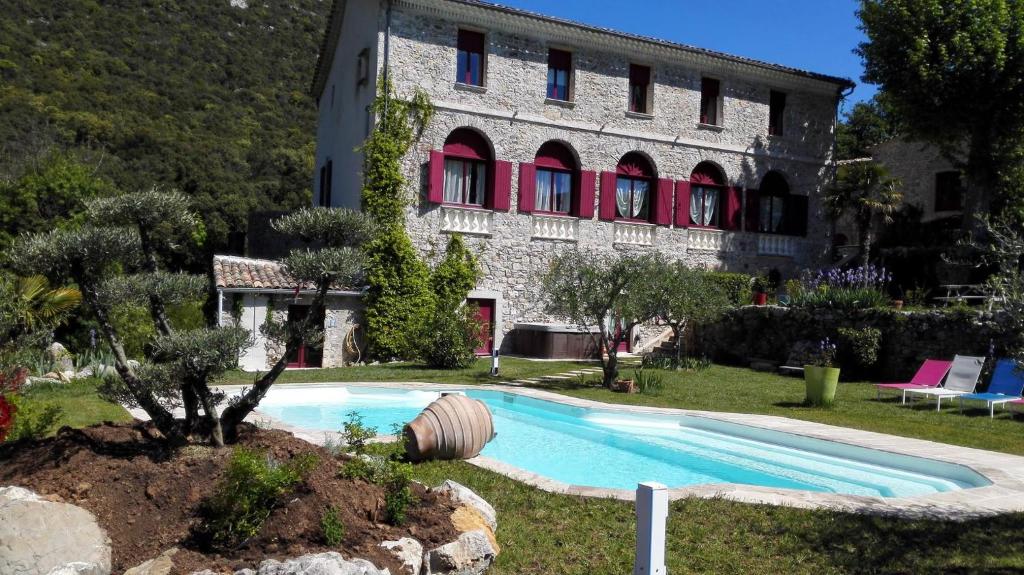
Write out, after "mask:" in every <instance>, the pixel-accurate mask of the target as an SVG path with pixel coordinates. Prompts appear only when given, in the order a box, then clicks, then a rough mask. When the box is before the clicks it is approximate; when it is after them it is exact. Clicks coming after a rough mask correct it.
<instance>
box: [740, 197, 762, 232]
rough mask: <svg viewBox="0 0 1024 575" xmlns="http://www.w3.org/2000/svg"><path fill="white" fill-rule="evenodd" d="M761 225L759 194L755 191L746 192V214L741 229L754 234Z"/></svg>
mask: <svg viewBox="0 0 1024 575" xmlns="http://www.w3.org/2000/svg"><path fill="white" fill-rule="evenodd" d="M760 223H761V194H760V193H758V191H757V190H747V213H746V221H745V222H744V224H745V226H744V228H743V229H745V230H747V231H748V232H756V231H757V229H758V227H760Z"/></svg>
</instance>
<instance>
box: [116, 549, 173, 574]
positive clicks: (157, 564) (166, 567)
mask: <svg viewBox="0 0 1024 575" xmlns="http://www.w3.org/2000/svg"><path fill="white" fill-rule="evenodd" d="M177 552H178V548H177V547H171V548H170V549H168V550H167V551H164V552H163V553H161V554H160V555H157V556H156V557H154V558H152V559H150V560H149V561H146V562H145V563H142V564H141V565H137V566H135V567H132V568H131V569H129V570H127V571H125V572H124V575H168V573H170V572H171V569H173V568H174V561H173V560H172V559H171V558H172V557H174V554H175V553H177Z"/></svg>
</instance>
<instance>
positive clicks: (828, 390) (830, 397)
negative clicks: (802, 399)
mask: <svg viewBox="0 0 1024 575" xmlns="http://www.w3.org/2000/svg"><path fill="white" fill-rule="evenodd" d="M804 383H805V384H806V385H807V399H806V402H807V403H808V404H809V405H816V406H829V405H832V404H833V403H835V401H836V387H838V386H839V368H838V367H819V366H817V365H805V366H804Z"/></svg>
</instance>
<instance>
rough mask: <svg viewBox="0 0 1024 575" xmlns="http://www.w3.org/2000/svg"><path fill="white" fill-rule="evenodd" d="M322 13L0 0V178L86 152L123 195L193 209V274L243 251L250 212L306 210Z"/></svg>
mask: <svg viewBox="0 0 1024 575" xmlns="http://www.w3.org/2000/svg"><path fill="white" fill-rule="evenodd" d="M330 4H331V2H330V0H260V1H257V0H248V2H245V1H243V0H201V1H194V0H47V1H45V2H40V1H39V0H4V1H3V17H2V18H0V179H6V180H8V181H10V180H11V179H13V178H17V177H19V175H20V173H22V172H24V171H25V169H26V166H28V165H31V164H32V163H33V162H38V161H39V160H40V158H41V157H43V156H44V155H45V154H47V153H53V151H54V150H58V151H63V152H67V151H72V152H75V153H83V154H84V155H86V156H87V157H88V158H89V164H90V165H92V166H93V167H94V168H95V170H96V171H97V173H98V174H100V175H102V176H103V177H104V178H106V179H107V180H108V181H109V182H111V183H112V184H113V185H114V186H115V187H117V188H120V189H122V190H125V191H132V190H136V189H142V188H148V187H150V186H153V185H162V186H166V187H174V188H177V189H180V190H182V191H183V192H186V193H187V194H189V195H190V196H192V198H193V199H194V202H195V208H196V210H197V211H198V212H199V213H201V214H203V216H204V219H205V225H206V243H205V249H203V250H202V252H205V253H195V254H192V256H191V257H190V258H189V259H191V260H192V263H193V265H195V264H197V263H199V260H201V259H203V258H205V256H206V255H208V254H209V253H210V252H213V251H219V250H226V249H227V250H236V251H237V250H239V249H241V246H242V241H243V239H244V232H245V228H246V222H247V216H248V214H249V212H250V211H253V210H281V209H292V208H295V207H298V206H303V205H308V204H309V201H310V190H309V188H310V182H311V173H312V165H313V153H314V134H315V122H316V110H315V105H314V102H313V101H312V99H311V98H310V97H309V96H308V94H307V89H308V86H309V84H310V81H311V79H312V75H313V68H314V66H315V64H316V57H317V51H318V48H319V43H320V40H321V36H322V34H323V30H324V26H325V24H326V18H327V14H328V12H329V10H330ZM40 201H43V199H40Z"/></svg>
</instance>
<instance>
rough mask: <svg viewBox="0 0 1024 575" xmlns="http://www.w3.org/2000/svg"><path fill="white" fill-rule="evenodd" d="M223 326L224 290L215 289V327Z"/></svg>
mask: <svg viewBox="0 0 1024 575" xmlns="http://www.w3.org/2000/svg"><path fill="white" fill-rule="evenodd" d="M223 325H224V290H223V289H221V288H217V327H223Z"/></svg>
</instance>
